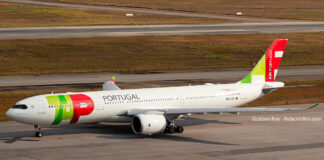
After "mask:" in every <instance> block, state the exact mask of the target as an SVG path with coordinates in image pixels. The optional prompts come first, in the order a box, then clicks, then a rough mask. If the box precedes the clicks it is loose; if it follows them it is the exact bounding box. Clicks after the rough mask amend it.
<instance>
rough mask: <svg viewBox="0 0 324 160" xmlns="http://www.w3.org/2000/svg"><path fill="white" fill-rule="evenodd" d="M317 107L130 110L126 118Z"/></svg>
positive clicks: (277, 110) (279, 110)
mask: <svg viewBox="0 0 324 160" xmlns="http://www.w3.org/2000/svg"><path fill="white" fill-rule="evenodd" d="M316 106H318V104H315V105H313V106H311V107H308V108H168V109H132V110H129V111H128V112H127V116H134V115H137V114H145V113H156V112H158V113H163V114H203V113H239V112H283V111H296V110H304V109H311V108H314V107H316Z"/></svg>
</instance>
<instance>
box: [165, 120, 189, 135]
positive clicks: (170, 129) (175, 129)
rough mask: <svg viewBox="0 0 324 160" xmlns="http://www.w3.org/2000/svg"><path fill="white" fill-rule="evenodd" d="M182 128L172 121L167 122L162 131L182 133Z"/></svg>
mask: <svg viewBox="0 0 324 160" xmlns="http://www.w3.org/2000/svg"><path fill="white" fill-rule="evenodd" d="M183 131H184V129H183V127H182V126H176V125H175V124H174V123H172V122H168V124H167V126H166V128H165V130H164V133H165V134H173V133H183Z"/></svg>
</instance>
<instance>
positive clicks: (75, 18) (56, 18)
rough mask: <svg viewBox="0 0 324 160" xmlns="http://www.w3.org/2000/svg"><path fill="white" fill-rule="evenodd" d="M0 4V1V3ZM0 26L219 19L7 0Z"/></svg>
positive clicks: (143, 22) (192, 22) (197, 22)
mask: <svg viewBox="0 0 324 160" xmlns="http://www.w3.org/2000/svg"><path fill="white" fill-rule="evenodd" d="M0 4H1V3H0ZM0 21H1V23H0V27H36V26H37V27H39V26H83V25H133V24H138V25H144V24H200V23H220V22H222V21H218V20H212V19H202V18H188V17H174V16H161V15H150V14H135V15H134V16H133V17H126V16H125V13H120V12H104V11H91V10H77V9H66V8H55V7H45V6H35V5H25V4H14V3H9V4H8V6H3V5H0Z"/></svg>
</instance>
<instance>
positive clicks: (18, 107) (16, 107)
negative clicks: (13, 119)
mask: <svg viewBox="0 0 324 160" xmlns="http://www.w3.org/2000/svg"><path fill="white" fill-rule="evenodd" d="M12 108H14V109H27V108H28V107H27V106H26V105H24V104H16V105H14V106H13V107H12Z"/></svg>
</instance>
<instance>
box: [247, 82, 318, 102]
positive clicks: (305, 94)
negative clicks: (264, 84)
mask: <svg viewBox="0 0 324 160" xmlns="http://www.w3.org/2000/svg"><path fill="white" fill-rule="evenodd" d="M319 102H324V83H321V84H320V85H319V86H313V87H299V88H284V89H280V90H278V91H275V92H271V93H269V94H268V95H266V96H264V97H261V98H260V99H257V100H255V101H253V102H251V103H249V104H246V105H244V106H271V105H286V104H302V103H319Z"/></svg>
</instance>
